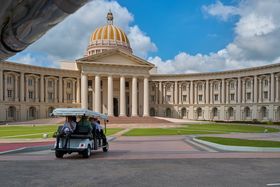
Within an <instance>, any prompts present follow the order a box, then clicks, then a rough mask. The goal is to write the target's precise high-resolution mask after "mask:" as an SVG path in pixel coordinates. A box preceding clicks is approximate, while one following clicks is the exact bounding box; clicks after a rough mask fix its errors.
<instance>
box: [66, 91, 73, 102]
mask: <svg viewBox="0 0 280 187" xmlns="http://www.w3.org/2000/svg"><path fill="white" fill-rule="evenodd" d="M66 97H67V100H68V101H69V100H71V99H72V98H71V94H69V93H68V94H67V96H66Z"/></svg>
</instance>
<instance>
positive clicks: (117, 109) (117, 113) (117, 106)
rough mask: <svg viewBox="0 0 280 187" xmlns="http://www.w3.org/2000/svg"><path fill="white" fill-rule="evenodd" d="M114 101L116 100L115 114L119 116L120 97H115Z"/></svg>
mask: <svg viewBox="0 0 280 187" xmlns="http://www.w3.org/2000/svg"><path fill="white" fill-rule="evenodd" d="M113 102H114V116H119V101H118V98H114V99H113Z"/></svg>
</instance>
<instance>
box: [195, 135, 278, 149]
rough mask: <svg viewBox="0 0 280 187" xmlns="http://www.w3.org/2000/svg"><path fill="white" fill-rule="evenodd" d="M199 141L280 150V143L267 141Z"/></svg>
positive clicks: (215, 138)
mask: <svg viewBox="0 0 280 187" xmlns="http://www.w3.org/2000/svg"><path fill="white" fill-rule="evenodd" d="M197 139H200V140H204V141H208V142H212V143H217V144H222V145H231V146H249V147H273V148H280V142H278V141H265V140H247V139H237V138H221V137H198V138H197Z"/></svg>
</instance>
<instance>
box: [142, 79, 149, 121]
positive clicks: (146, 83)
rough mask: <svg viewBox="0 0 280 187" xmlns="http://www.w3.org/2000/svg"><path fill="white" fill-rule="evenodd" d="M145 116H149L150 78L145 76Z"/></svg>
mask: <svg viewBox="0 0 280 187" xmlns="http://www.w3.org/2000/svg"><path fill="white" fill-rule="evenodd" d="M143 108H144V110H143V116H149V79H148V77H145V78H144V106H143Z"/></svg>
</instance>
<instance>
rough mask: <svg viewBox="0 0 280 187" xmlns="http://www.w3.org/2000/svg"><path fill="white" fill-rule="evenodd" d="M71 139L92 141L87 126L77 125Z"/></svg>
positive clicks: (89, 129)
mask: <svg viewBox="0 0 280 187" xmlns="http://www.w3.org/2000/svg"><path fill="white" fill-rule="evenodd" d="M70 137H71V139H84V138H89V139H92V138H93V136H92V133H91V128H90V127H87V126H81V125H77V126H76V130H75V131H74V133H73V134H71V136H70Z"/></svg>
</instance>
